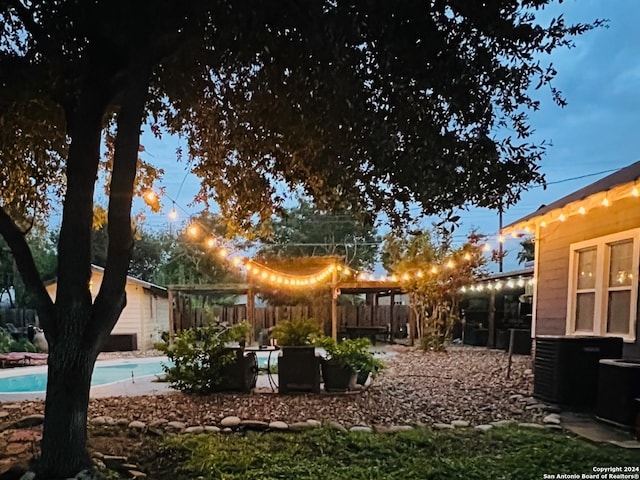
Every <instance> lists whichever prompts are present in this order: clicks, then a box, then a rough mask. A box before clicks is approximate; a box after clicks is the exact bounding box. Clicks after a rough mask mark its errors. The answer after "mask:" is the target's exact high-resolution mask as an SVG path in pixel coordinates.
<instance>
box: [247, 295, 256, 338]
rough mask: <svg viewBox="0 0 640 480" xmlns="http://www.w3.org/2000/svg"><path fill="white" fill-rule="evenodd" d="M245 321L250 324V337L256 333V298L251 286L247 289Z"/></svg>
mask: <svg viewBox="0 0 640 480" xmlns="http://www.w3.org/2000/svg"><path fill="white" fill-rule="evenodd" d="M247 321H248V322H249V325H251V331H252V337H255V334H256V298H255V292H254V291H253V287H252V286H249V288H248V289H247Z"/></svg>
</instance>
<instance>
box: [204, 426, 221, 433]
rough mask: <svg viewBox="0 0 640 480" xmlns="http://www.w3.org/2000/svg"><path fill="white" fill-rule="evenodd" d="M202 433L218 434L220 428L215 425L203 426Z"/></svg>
mask: <svg viewBox="0 0 640 480" xmlns="http://www.w3.org/2000/svg"><path fill="white" fill-rule="evenodd" d="M204 431H205V432H208V433H220V427H216V426H215V425H205V426H204Z"/></svg>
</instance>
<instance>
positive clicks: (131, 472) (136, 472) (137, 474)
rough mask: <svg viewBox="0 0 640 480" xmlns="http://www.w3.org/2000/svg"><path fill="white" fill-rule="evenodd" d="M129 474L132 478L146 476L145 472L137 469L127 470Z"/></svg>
mask: <svg viewBox="0 0 640 480" xmlns="http://www.w3.org/2000/svg"><path fill="white" fill-rule="evenodd" d="M129 475H131V476H132V477H133V478H146V476H147V474H146V473H143V472H141V471H139V470H129Z"/></svg>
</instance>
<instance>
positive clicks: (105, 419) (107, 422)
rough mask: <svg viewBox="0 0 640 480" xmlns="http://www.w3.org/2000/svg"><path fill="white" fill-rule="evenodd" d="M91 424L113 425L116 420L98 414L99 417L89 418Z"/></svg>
mask: <svg viewBox="0 0 640 480" xmlns="http://www.w3.org/2000/svg"><path fill="white" fill-rule="evenodd" d="M89 423H90V424H91V425H96V426H103V425H115V424H116V421H115V419H114V418H113V417H110V416H108V415H100V416H99V417H93V418H92V419H91V420H89Z"/></svg>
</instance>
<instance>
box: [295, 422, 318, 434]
mask: <svg viewBox="0 0 640 480" xmlns="http://www.w3.org/2000/svg"><path fill="white" fill-rule="evenodd" d="M313 428H317V427H315V426H314V425H312V424H310V423H307V422H294V423H290V424H289V430H291V431H294V432H297V431H301V430H311V429H313Z"/></svg>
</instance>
